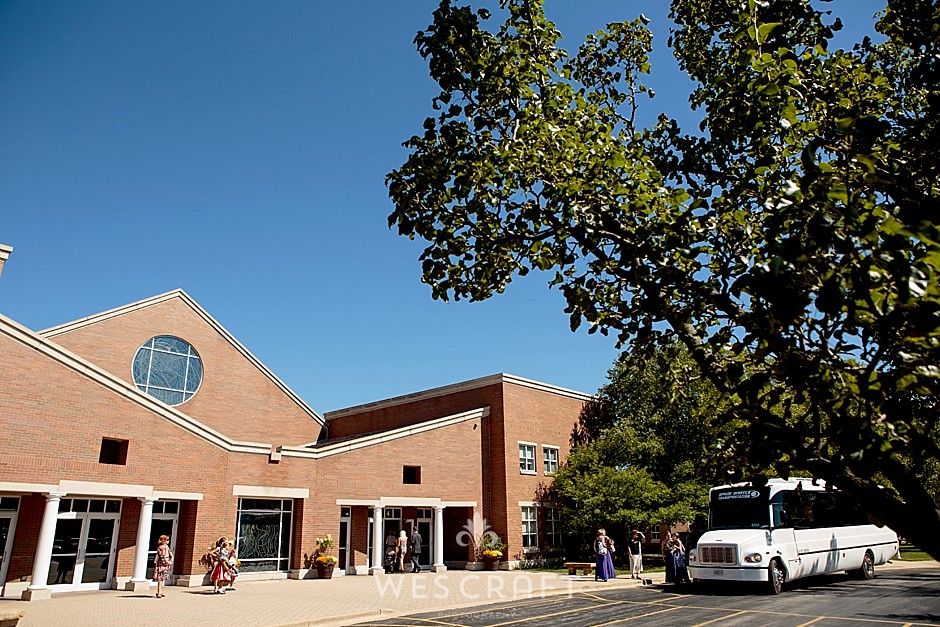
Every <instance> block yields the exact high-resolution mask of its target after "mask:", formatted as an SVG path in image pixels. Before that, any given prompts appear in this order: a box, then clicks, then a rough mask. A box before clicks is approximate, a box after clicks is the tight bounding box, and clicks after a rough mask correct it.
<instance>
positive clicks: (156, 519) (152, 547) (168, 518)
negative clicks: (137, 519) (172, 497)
mask: <svg viewBox="0 0 940 627" xmlns="http://www.w3.org/2000/svg"><path fill="white" fill-rule="evenodd" d="M179 505H180V504H179V501H157V502H156V503H154V504H153V521H152V522H151V523H150V543H149V544H148V547H147V579H150V580H153V559H154V557H156V555H157V542H158V541H159V540H160V536H162V535H166V536H169V537H170V552H171V553H173V554H174V555H175V554H176V525H177V521H178V520H179ZM172 574H173V566H172V565H171V566H170V575H171V576H172ZM168 581H172V579H169V580H168Z"/></svg>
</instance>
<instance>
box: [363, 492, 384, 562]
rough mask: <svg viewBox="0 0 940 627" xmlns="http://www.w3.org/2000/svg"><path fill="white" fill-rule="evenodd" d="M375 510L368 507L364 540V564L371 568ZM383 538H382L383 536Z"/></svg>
mask: <svg viewBox="0 0 940 627" xmlns="http://www.w3.org/2000/svg"><path fill="white" fill-rule="evenodd" d="M374 512H375V510H374V509H372V508H371V507H370V508H369V512H368V514H369V533H368V534H366V535H367V536H368V538H367V540H366V566H368V567H369V568H372V531H373V529H375V518H373V515H374ZM383 539H384V538H383Z"/></svg>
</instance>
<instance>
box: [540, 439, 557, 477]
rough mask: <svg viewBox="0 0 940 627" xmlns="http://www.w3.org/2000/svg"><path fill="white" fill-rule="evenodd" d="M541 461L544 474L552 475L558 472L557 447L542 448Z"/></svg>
mask: <svg viewBox="0 0 940 627" xmlns="http://www.w3.org/2000/svg"><path fill="white" fill-rule="evenodd" d="M542 461H543V463H544V464H545V474H546V475H554V474H555V473H556V472H558V447H557V446H547V445H546V446H543V447H542Z"/></svg>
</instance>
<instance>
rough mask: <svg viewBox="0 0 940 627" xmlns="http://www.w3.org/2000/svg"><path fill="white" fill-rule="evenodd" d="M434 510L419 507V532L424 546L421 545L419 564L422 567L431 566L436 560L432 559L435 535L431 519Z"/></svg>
mask: <svg viewBox="0 0 940 627" xmlns="http://www.w3.org/2000/svg"><path fill="white" fill-rule="evenodd" d="M433 511H434V510H431V509H426V508H420V509H418V533H420V534H421V539H422V540H423V544H424V546H422V547H421V549H422V550H421V557H420V558H419V559H418V564H419V565H420V566H421V567H422V568H431V564H433V563H434V561H433V560H432V559H431V558H432V555H431V550H432V547H433V546H434V536H432V535H431V521H432V520H433V518H432V516H433Z"/></svg>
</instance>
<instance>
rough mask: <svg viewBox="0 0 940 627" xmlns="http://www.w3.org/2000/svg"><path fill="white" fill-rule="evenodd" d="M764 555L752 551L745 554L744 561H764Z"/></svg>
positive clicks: (751, 562) (752, 562)
mask: <svg viewBox="0 0 940 627" xmlns="http://www.w3.org/2000/svg"><path fill="white" fill-rule="evenodd" d="M763 559H764V556H763V555H761V554H760V553H751V554H750V555H745V556H744V561H745V562H747V563H749V564H755V563H757V562H760V561H763Z"/></svg>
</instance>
